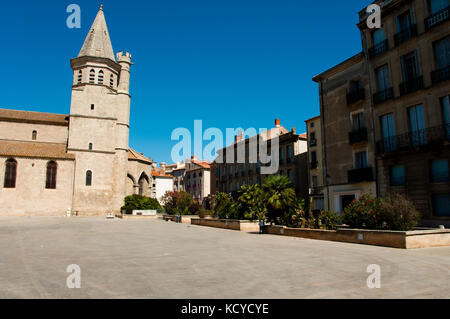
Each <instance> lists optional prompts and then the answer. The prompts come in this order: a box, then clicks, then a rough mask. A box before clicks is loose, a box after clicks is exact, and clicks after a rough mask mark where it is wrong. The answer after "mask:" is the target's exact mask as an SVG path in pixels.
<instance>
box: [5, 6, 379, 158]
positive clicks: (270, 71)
mask: <svg viewBox="0 0 450 319" xmlns="http://www.w3.org/2000/svg"><path fill="white" fill-rule="evenodd" d="M101 2H103V3H104V11H105V16H106V20H107V23H108V28H109V32H110V35H111V38H112V44H113V48H114V50H115V51H116V52H117V51H119V50H128V51H130V52H131V53H132V54H133V60H134V62H135V63H136V64H135V66H133V69H132V75H131V76H132V78H131V92H132V103H131V130H130V145H131V147H133V148H135V149H136V150H138V151H140V152H143V153H145V155H147V156H151V157H152V158H153V159H154V160H156V161H158V162H161V161H166V162H171V159H170V157H171V156H170V153H171V149H172V147H173V145H175V144H176V142H173V141H171V133H172V130H173V129H175V128H177V127H186V128H188V129H191V130H193V125H194V120H203V126H204V128H209V127H218V128H220V129H222V130H223V131H224V132H225V129H226V128H227V127H230V128H237V127H243V128H249V127H255V128H270V127H272V126H273V124H274V123H273V121H274V119H275V118H280V119H281V122H282V125H284V126H285V127H287V128H291V127H293V126H295V127H296V128H297V131H301V132H304V131H305V123H304V121H305V120H306V119H308V118H311V117H313V116H316V115H318V114H319V97H318V88H317V84H315V83H314V82H312V80H311V78H312V77H313V76H314V75H316V74H318V73H320V72H322V71H324V70H326V69H327V68H329V67H332V66H333V65H335V64H337V63H339V62H341V61H343V60H345V59H347V58H348V57H350V56H352V55H353V54H356V53H358V52H359V51H361V41H360V35H359V31H358V28H357V27H356V23H357V22H358V21H357V20H358V15H357V13H358V11H359V10H361V9H363V8H364V7H365V6H367V5H368V4H370V3H371V2H372V1H371V0H364V1H361V0H345V1H335V0H323V1H306V0H270V1H267V0H148V1H142V0H128V1H118V0H105V1H93V0H71V1H54V0H52V1H49V0H47V1H32V0H22V1H5V2H2V10H1V12H0V36H1V48H2V49H3V50H2V54H3V62H2V67H1V70H2V72H1V73H2V76H0V88H1V93H0V107H1V108H12V109H20V110H34V111H41V112H53V113H63V114H68V113H69V111H70V94H71V84H72V70H71V68H70V59H71V58H73V57H76V56H77V55H78V52H79V50H80V49H81V46H82V44H83V41H84V39H85V37H86V34H87V32H88V30H89V28H90V26H91V23H92V22H93V20H94V18H95V15H96V14H97V11H98V8H99V6H100V3H101ZM71 3H76V4H78V5H80V6H81V9H82V26H81V29H68V28H67V27H66V19H67V16H68V14H67V13H66V7H67V6H68V5H69V4H71ZM49 88H50V89H49Z"/></svg>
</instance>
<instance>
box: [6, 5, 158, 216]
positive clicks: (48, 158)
mask: <svg viewBox="0 0 450 319" xmlns="http://www.w3.org/2000/svg"><path fill="white" fill-rule="evenodd" d="M132 64H133V63H132V62H131V55H130V53H128V52H119V53H117V55H116V56H115V55H114V51H113V48H112V45H111V40H110V36H109V32H108V28H107V26H106V21H105V16H104V13H103V8H100V11H99V12H98V14H97V17H96V18H95V21H94V23H93V25H92V27H91V29H90V31H89V34H88V35H87V37H86V40H85V42H84V44H83V47H82V48H81V51H80V53H79V55H78V57H76V58H74V59H72V60H71V67H72V69H73V86H72V101H71V107H70V114H69V115H60V114H47V113H38V112H28V111H14V110H7V109H0V216H2V215H3V216H5V215H7V216H33V215H39V216H64V215H65V214H66V213H67V211H70V212H71V213H72V214H78V215H80V216H83V215H84V216H92V215H100V216H101V215H105V214H107V213H112V212H114V213H117V212H119V211H120V208H121V206H122V205H123V200H124V197H125V196H126V195H130V194H135V193H140V194H142V195H150V193H151V186H152V170H153V169H154V167H155V165H154V163H153V161H152V160H151V159H150V158H146V157H145V156H143V155H142V154H141V153H138V152H136V151H134V150H132V149H130V148H129V146H128V140H129V129H130V124H129V119H130V93H129V87H130V85H129V84H130V67H131V65H132Z"/></svg>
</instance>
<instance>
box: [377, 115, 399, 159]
mask: <svg viewBox="0 0 450 319" xmlns="http://www.w3.org/2000/svg"><path fill="white" fill-rule="evenodd" d="M380 120H381V130H382V134H383V147H384V151H385V152H392V151H394V150H396V149H397V141H396V138H395V127H394V114H393V113H389V114H386V115H383V116H382V117H381V118H380Z"/></svg>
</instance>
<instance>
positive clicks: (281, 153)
mask: <svg viewBox="0 0 450 319" xmlns="http://www.w3.org/2000/svg"><path fill="white" fill-rule="evenodd" d="M280 164H284V147H280Z"/></svg>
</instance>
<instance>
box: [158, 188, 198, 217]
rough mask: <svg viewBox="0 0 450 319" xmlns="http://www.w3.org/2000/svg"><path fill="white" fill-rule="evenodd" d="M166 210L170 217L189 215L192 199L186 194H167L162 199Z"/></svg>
mask: <svg viewBox="0 0 450 319" xmlns="http://www.w3.org/2000/svg"><path fill="white" fill-rule="evenodd" d="M161 201H162V203H163V206H164V209H165V210H166V212H167V214H169V215H187V214H188V213H189V206H190V205H191V204H192V197H191V195H190V194H189V193H186V192H170V191H169V192H166V194H165V195H164V197H163V198H162V199H161Z"/></svg>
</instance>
